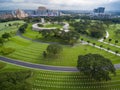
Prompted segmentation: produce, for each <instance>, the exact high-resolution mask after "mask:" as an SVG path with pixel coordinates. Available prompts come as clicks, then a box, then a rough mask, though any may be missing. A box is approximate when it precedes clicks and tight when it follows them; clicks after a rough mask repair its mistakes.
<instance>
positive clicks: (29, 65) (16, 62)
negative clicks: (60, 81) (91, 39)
mask: <svg viewBox="0 0 120 90" xmlns="http://www.w3.org/2000/svg"><path fill="white" fill-rule="evenodd" d="M17 35H19V36H20V37H22V38H24V39H27V40H32V39H30V38H27V37H24V36H22V35H21V34H20V33H19V32H18V33H17ZM106 37H107V36H106ZM108 37H109V35H108ZM101 40H102V39H101ZM32 41H36V42H39V41H38V40H32ZM42 43H43V42H42ZM85 43H87V42H85ZM49 44H50V43H49ZM89 45H90V46H93V44H91V43H90V44H89ZM95 47H96V48H99V49H101V48H100V47H99V46H95ZM102 50H105V51H108V50H107V49H104V48H102ZM108 52H111V53H113V54H115V52H112V51H108ZM118 56H120V55H118ZM0 61H3V62H7V63H11V64H14V65H18V66H23V67H27V68H33V69H40V70H50V71H62V72H78V70H77V68H76V67H64V66H50V65H43V64H34V63H29V62H24V61H20V60H14V59H10V58H6V57H2V56H0ZM114 66H115V68H116V69H120V64H115V65H114Z"/></svg>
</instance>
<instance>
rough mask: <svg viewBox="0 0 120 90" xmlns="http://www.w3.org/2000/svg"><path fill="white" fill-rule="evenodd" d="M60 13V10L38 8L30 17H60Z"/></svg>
mask: <svg viewBox="0 0 120 90" xmlns="http://www.w3.org/2000/svg"><path fill="white" fill-rule="evenodd" d="M59 15H60V12H59V11H58V10H50V9H47V8H46V7H38V9H37V10H35V11H32V12H31V13H29V16H59Z"/></svg>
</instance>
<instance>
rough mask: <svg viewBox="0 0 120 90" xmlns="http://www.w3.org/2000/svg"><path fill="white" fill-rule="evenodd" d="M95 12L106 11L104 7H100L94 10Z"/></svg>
mask: <svg viewBox="0 0 120 90" xmlns="http://www.w3.org/2000/svg"><path fill="white" fill-rule="evenodd" d="M93 12H94V13H99V14H100V13H104V12H105V8H104V7H99V8H97V9H94V10H93Z"/></svg>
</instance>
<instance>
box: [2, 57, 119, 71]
mask: <svg viewBox="0 0 120 90" xmlns="http://www.w3.org/2000/svg"><path fill="white" fill-rule="evenodd" d="M0 61H3V62H7V63H11V64H14V65H17V66H23V67H27V68H32V69H39V70H47V71H60V72H78V70H77V68H76V67H64V66H50V65H43V64H33V63H29V62H23V61H20V60H14V59H10V58H6V57H2V56H0ZM114 66H115V68H116V69H120V64H115V65H114Z"/></svg>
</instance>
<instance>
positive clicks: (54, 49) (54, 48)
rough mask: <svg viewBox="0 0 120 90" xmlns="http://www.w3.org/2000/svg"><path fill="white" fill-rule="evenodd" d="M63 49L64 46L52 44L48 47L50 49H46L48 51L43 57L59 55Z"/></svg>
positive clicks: (44, 52)
mask: <svg viewBox="0 0 120 90" xmlns="http://www.w3.org/2000/svg"><path fill="white" fill-rule="evenodd" d="M62 50H63V48H62V46H60V45H58V44H50V45H48V47H47V48H46V51H47V52H46V51H43V56H44V57H47V55H49V56H55V55H58V54H60V53H61V52H62Z"/></svg>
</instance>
